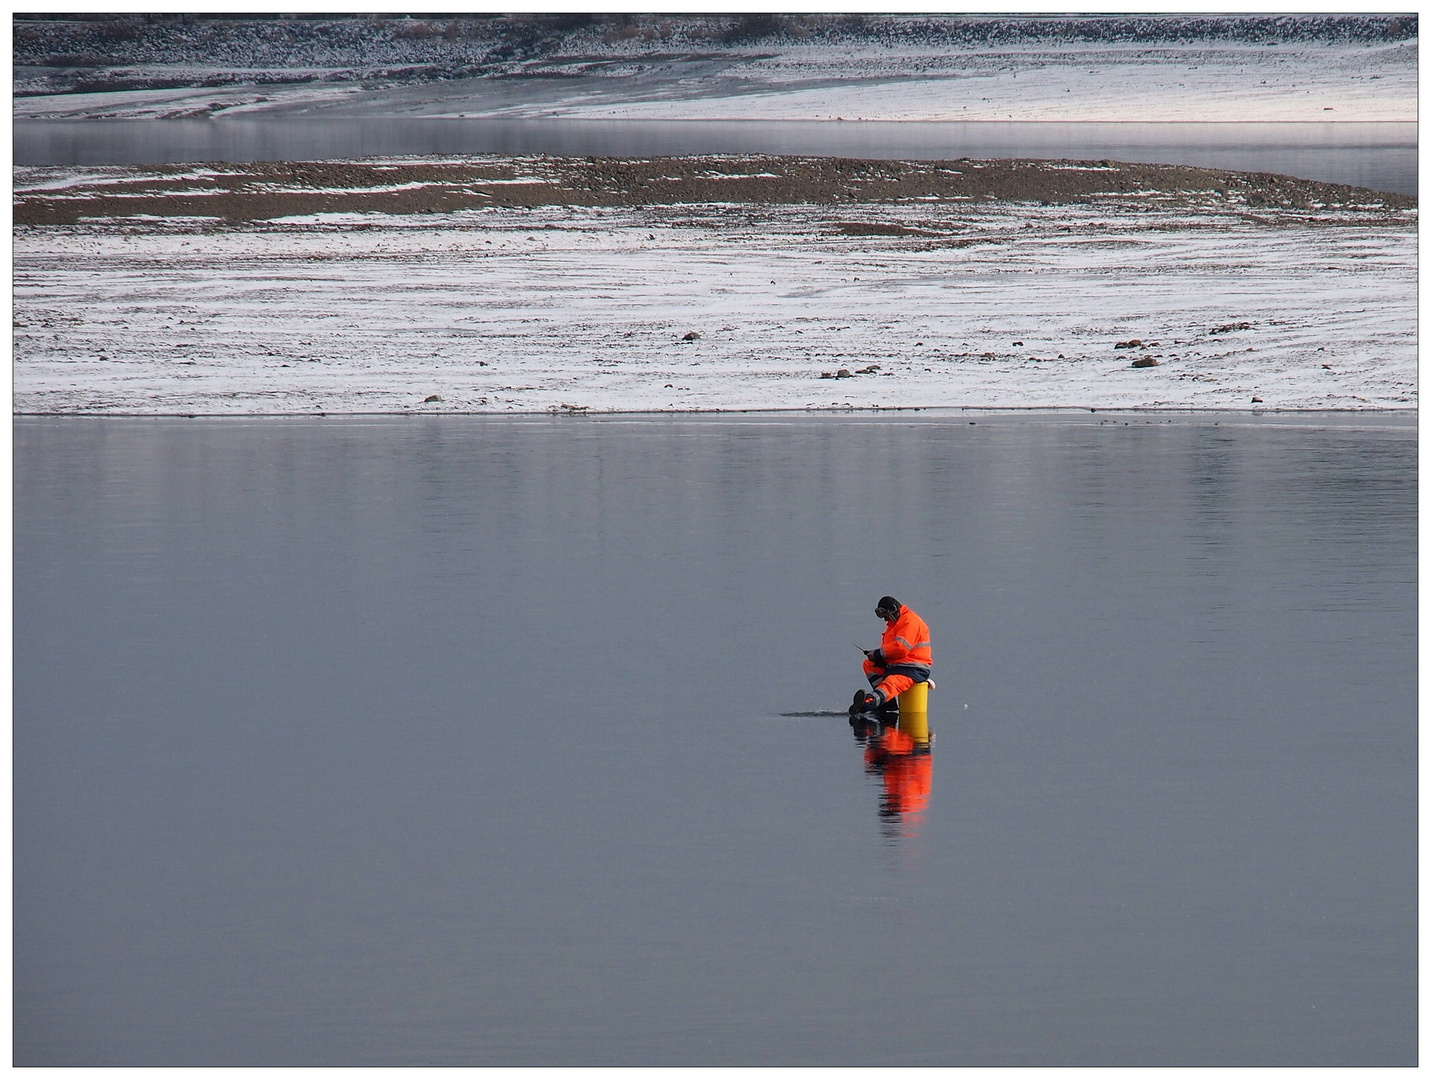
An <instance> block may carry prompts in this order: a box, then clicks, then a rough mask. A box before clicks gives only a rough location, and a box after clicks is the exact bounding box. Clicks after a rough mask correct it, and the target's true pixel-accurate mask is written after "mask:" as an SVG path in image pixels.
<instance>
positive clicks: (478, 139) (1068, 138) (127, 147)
mask: <svg viewBox="0 0 1431 1080" xmlns="http://www.w3.org/2000/svg"><path fill="white" fill-rule="evenodd" d="M13 129H14V162H15V164H16V165H103V164H153V163H159V162H170V161H262V160H303V161H310V160H315V159H331V158H352V157H365V156H373V155H393V154H556V155H571V156H588V155H590V156H597V157H607V156H643V157H644V156H659V155H668V154H677V155H684V154H757V153H758V154H797V155H817V156H839V157H855V158H873V159H883V160H890V159H900V160H943V159H951V158H959V157H973V158H1007V157H1020V158H1077V159H1097V158H1109V159H1112V160H1116V161H1135V162H1157V163H1167V164H1175V165H1197V166H1203V167H1206V168H1217V169H1236V170H1246V171H1254V172H1275V173H1284V174H1286V175H1289V176H1298V177H1302V178H1303V179H1307V180H1323V181H1328V182H1331V183H1337V184H1354V185H1357V186H1359V187H1368V188H1372V189H1374V190H1377V191H1394V192H1398V193H1401V194H1405V195H1414V194H1416V190H1417V157H1416V139H1417V136H1416V124H1415V123H1404V122H1403V123H1398V122H1382V123H1356V122H1341V123H1196V122H1193V123H1096V122H1095V123H1078V122H1063V121H1022V122H997V121H981V122H968V123H966V122H921V121H899V122H889V121H861V122H843V123H832V122H826V121H801V120H771V121H760V120H742V121H721V120H684V121H682V120H560V119H544V120H532V119H511V120H508V119H492V118H484V119H471V118H469V119H459V118H432V117H388V116H374V117H367V118H361V119H360V118H352V117H350V118H341V117H324V118H322V119H274V118H264V119H255V120H245V119H240V118H224V119H220V120H16V121H15V122H14V124H13Z"/></svg>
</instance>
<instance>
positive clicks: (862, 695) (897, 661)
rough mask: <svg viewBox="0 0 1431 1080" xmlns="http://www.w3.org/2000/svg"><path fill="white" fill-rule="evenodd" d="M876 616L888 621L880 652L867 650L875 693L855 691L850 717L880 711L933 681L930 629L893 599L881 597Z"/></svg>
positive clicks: (868, 675)
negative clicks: (904, 695) (921, 685)
mask: <svg viewBox="0 0 1431 1080" xmlns="http://www.w3.org/2000/svg"><path fill="white" fill-rule="evenodd" d="M875 614H876V615H878V616H879V617H880V618H881V619H883V620H884V621H885V628H884V637H883V638H881V639H880V643H879V648H878V649H868V650H866V651H865V663H864V669H865V678H867V679H869V681H870V686H871V687H873V688H874V692H873V693H870V692H868V691H865V690H856V691H855V700H854V702H853V703H851V705H850V715H851V716H859V715H861V714H863V713H871V712H877V711H878V710H880V709H882V708H884V707H885V706H886V705H888V704H889V703H890V702H892V701H894V699H895V698H897V697H899V695H900V694H902V693H904V691H906V690H908V689H909V688H910V687H911V686H913V685H914V684H915V683H922V682H928V681H929V669H930V668H931V667H932V666H933V664H934V654H933V651H932V648H931V645H930V640H929V627H928V626H926V625H925V623H924V620H923V619H921V618H920V617H919V616H918V615H916V614H915V613H914V612H913V611H912V610H911V609H910V608H908V607H905V606H904V605H903V604H901V603H900V602H899V601H898V600H896V599H895V598H894V597H892V596H881V597H880V600H879V603H878V604H877V605H876V606H875Z"/></svg>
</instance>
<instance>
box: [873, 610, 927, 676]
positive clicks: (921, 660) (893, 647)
mask: <svg viewBox="0 0 1431 1080" xmlns="http://www.w3.org/2000/svg"><path fill="white" fill-rule="evenodd" d="M879 651H880V652H881V653H883V654H884V662H885V665H886V666H888V665H890V664H928V665H930V666H933V664H934V652H933V643H932V642H931V641H930V640H929V627H928V626H926V625H925V624H924V620H923V619H921V618H920V617H919V616H918V615H916V614H915V613H914V611H913V610H912V609H911V608H910V606H909V605H908V604H902V605H901V606H900V609H899V618H897V619H895V620H894V622H892V623H889V624H888V625H886V626H885V628H884V637H883V638H881V639H880V643H879Z"/></svg>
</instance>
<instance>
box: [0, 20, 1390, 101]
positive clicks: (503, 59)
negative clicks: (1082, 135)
mask: <svg viewBox="0 0 1431 1080" xmlns="http://www.w3.org/2000/svg"><path fill="white" fill-rule="evenodd" d="M163 20H164V17H162V16H159V17H146V18H144V19H139V18H137V17H122V16H116V17H115V19H114V21H113V22H111V23H104V22H100V23H95V22H84V21H75V20H66V19H52V20H45V19H39V18H36V17H31V18H28V19H26V20H24V21H21V22H20V23H18V24H17V29H16V61H15V62H16V68H15V83H14V85H15V90H16V97H15V101H14V116H15V118H16V119H62V118H68V119H81V118H136V119H138V118H151V119H152V118H164V117H209V118H213V119H215V120H216V122H222V120H223V118H224V117H234V116H243V117H254V116H273V117H282V116H295V115H304V116H315V115H317V116H427V117H438V116H465V117H507V118H515V117H525V118H557V117H559V118H568V119H573V118H579V119H646V120H653V119H660V120H692V119H720V120H738V119H754V120H832V121H833V120H837V119H844V120H934V121H938V120H960V121H1010V120H1013V121H1029V120H1033V121H1038V120H1065V121H1066V120H1073V121H1104V122H1118V121H1140V122H1149V121H1164V122H1176V121H1231V122H1238V121H1247V120H1260V121H1280V122H1288V121H1299V122H1308V121H1314V122H1321V121H1363V122H1366V121H1401V122H1407V121H1415V120H1416V101H1417V41H1416V37H1415V27H1416V19H1415V16H1409V15H1403V16H1401V17H1399V18H1398V17H1395V16H1317V15H1302V16H1215V17H1212V16H1209V17H1198V16H1152V17H1149V16H1137V17H1134V16H1099V17H1083V18H1074V17H1067V18H1029V17H1017V16H984V17H972V16H971V17H963V18H959V17H940V16H925V17H917V16H863V17H838V16H783V17H776V16H770V17H765V18H764V19H763V20H762V19H761V18H760V17H756V16H746V17H743V18H742V17H739V16H724V17H722V16H692V15H688V16H566V17H542V16H528V17H507V18H502V19H493V18H487V19H473V18H466V17H453V18H451V19H445V18H426V19H424V18H416V19H397V20H394V19H383V18H379V17H369V18H347V19H328V20H326V21H325V20H324V19H322V18H309V19H303V20H293V19H273V18H268V19H264V18H250V19H244V18H224V17H210V18H207V19H203V18H196V19H188V18H175V17H169V19H168V21H163ZM67 65H68V66H67ZM75 65H79V66H75ZM76 90H83V91H84V92H75V91H76Z"/></svg>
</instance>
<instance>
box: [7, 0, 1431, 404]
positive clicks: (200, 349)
mask: <svg viewBox="0 0 1431 1080" xmlns="http://www.w3.org/2000/svg"><path fill="white" fill-rule="evenodd" d="M1415 22H1416V19H1415V16H1414V15H1411V16H1403V17H1395V16H1245V17H1244V16H1207V17H1197V16H1187V17H1182V16H1168V17H1160V16H1159V17H1142V16H1138V17H1134V16H1127V17H1123V16H1115V17H1094V18H1084V19H1073V18H1070V19H1057V18H1051V19H1040V18H1018V17H1006V16H993V17H981V18H975V17H968V18H944V17H902V16H891V17H873V16H872V17H863V16H860V17H844V16H828V17H827V16H790V17H764V16H676V17H662V16H552V17H547V16H512V17H501V18H488V19H482V18H467V17H460V18H459V17H453V18H452V19H450V20H447V19H434V18H427V19H423V18H419V19H402V20H392V19H383V18H379V17H361V18H358V17H353V18H328V17H325V16H315V17H311V18H303V19H276V18H265V17H254V18H246V17H239V18H232V17H221V16H213V17H209V16H196V17H190V16H145V17H138V16H114V17H98V18H94V19H86V18H71V19H66V18H47V17H38V16H25V17H23V18H21V19H19V20H17V23H16V31H15V50H16V51H15V67H14V86H15V89H16V96H15V99H14V116H15V118H16V119H25V118H36V119H44V118H60V119H64V118H70V119H79V118H91V119H93V118H150V119H158V118H165V117H171V118H172V117H189V118H203V119H205V120H206V121H212V123H213V124H215V125H221V124H223V123H224V122H225V118H227V117H246V118H250V119H260V120H261V119H263V118H267V117H272V118H277V119H282V118H284V117H294V116H305V117H326V116H331V117H389V118H391V117H454V116H466V117H513V118H543V117H545V118H556V117H562V118H587V119H621V118H640V119H717V118H718V119H722V120H730V119H740V118H746V119H761V120H797V119H799V120H821V121H826V120H828V121H831V124H832V126H833V125H834V124H835V122H836V121H837V120H840V119H844V120H856V119H870V120H960V121H966V120H975V121H1005V120H1080V121H1125V120H1137V121H1144V122H1146V121H1185V120H1200V121H1220V120H1225V121H1264V122H1265V121H1301V122H1306V121H1317V122H1323V121H1414V120H1415V119H1416V89H1417V82H1416V80H1417V69H1416V54H1417V41H1416V28H1415ZM80 91H83V92H80ZM544 160H546V161H547V162H548V164H549V163H550V160H551V159H544ZM652 160H657V161H658V160H660V159H648V160H647V161H646V167H647V169H648V171H649V169H651V168H653V167H654V166H653V165H652ZM370 165H371V163H369V165H368V166H363V168H368V167H369V166H370ZM546 167H547V165H545V164H544V165H542V166H541V168H546ZM521 168H522V169H524V170H525V171H526V172H528V173H532V172H538V171H540V169H539V168H538V166H537V164H535V163H534V162H531V161H529V162H527V163H526V164H523V165H522V166H521ZM553 168H558V166H553ZM723 168H724V167H723V166H721V167H716V168H714V170H713V171H712V172H710V175H709V176H706V177H705V181H703V182H702V183H693V182H691V178H690V177H689V176H688V177H686V178H685V179H684V180H683V181H681V183H683V184H685V187H681V188H679V191H682V192H686V194H684V195H681V196H680V197H675V196H668V197H661V198H655V197H652V196H651V194H650V192H651V191H652V190H654V188H653V184H654V185H655V187H659V186H660V185H661V184H664V183H666V182H667V181H671V182H672V183H674V181H673V180H672V178H669V177H663V176H660V175H655V176H646V177H645V178H644V180H643V181H642V183H643V184H644V187H642V188H640V190H639V191H638V189H637V188H633V187H631V186H630V185H626V184H625V181H620V180H619V178H613V177H609V176H608V177H604V178H603V177H596V178H594V179H593V178H592V177H590V176H586V175H583V176H581V177H577V176H576V174H575V172H571V173H570V174H569V175H568V176H566V177H565V178H564V179H563V178H561V177H558V178H557V179H556V180H552V181H550V182H547V181H543V183H546V184H547V188H546V189H544V190H545V193H542V192H537V193H536V194H531V192H533V191H536V188H534V187H532V185H530V184H528V183H527V180H526V179H523V178H521V177H517V178H511V177H509V178H507V179H500V178H493V177H490V176H484V177H482V178H480V183H479V182H477V180H476V179H473V178H471V177H469V178H468V180H465V181H463V180H458V181H453V182H451V183H446V182H445V181H444V182H438V183H429V182H428V181H426V180H421V181H419V180H414V181H413V182H411V183H396V182H395V183H394V184H393V185H391V186H390V187H389V188H382V187H374V186H373V184H372V179H371V177H367V178H362V177H360V181H361V182H360V183H358V184H357V185H356V186H345V185H344V184H343V183H338V182H334V181H333V180H332V176H337V175H338V173H340V172H342V168H341V163H328V164H327V165H324V164H323V163H318V164H317V165H314V166H312V169H317V170H318V171H319V172H322V171H323V170H324V169H326V170H327V171H328V173H330V174H332V175H331V176H330V177H329V179H327V180H324V179H322V178H321V177H320V178H319V179H316V180H309V179H304V177H305V176H307V175H308V172H311V171H312V169H310V168H309V167H308V166H303V167H294V170H293V177H292V178H291V182H290V180H289V179H284V178H274V177H256V178H250V180H251V182H247V181H246V183H247V185H248V186H247V187H246V188H245V189H244V190H243V191H242V192H239V191H237V190H236V188H235V187H234V185H233V183H232V182H231V181H232V177H227V178H226V177H223V176H220V175H219V172H218V171H216V170H215V168H210V167H195V168H194V169H193V170H192V175H188V176H186V175H184V174H183V170H180V172H179V173H177V174H175V173H171V174H166V177H165V178H164V183H170V182H171V181H172V185H171V187H169V188H166V189H164V190H162V191H158V192H156V191H154V190H151V188H152V186H153V185H152V184H150V185H149V186H148V187H146V184H148V181H145V180H143V178H142V177H141V181H142V182H138V183H136V182H135V175H136V174H135V173H134V172H132V171H131V172H126V170H125V169H123V168H115V169H105V168H98V169H92V170H85V169H75V170H70V171H68V172H67V171H65V170H62V169H61V170H54V171H51V172H48V173H46V172H43V171H38V172H26V171H23V170H22V171H17V173H16V177H17V180H16V194H17V199H16V210H15V221H16V222H17V223H18V224H17V226H16V229H15V233H14V260H13V275H14V306H15V328H14V330H15V337H14V380H13V382H14V408H15V410H16V411H17V412H21V413H109V414H115V413H135V414H167V413H175V414H200V413H212V414H258V413H287V414H293V413H312V412H330V413H331V412H399V413H400V412H451V411H462V412H541V411H544V410H553V411H568V412H581V411H607V410H673V411H680V410H713V409H829V408H1056V407H1079V408H1105V409H1106V408H1167V409H1173V408H1176V409H1186V408H1194V409H1211V408H1217V409H1222V408H1240V409H1253V408H1256V409H1262V408H1266V409H1298V410H1303V409H1306V410H1323V409H1360V410H1365V409H1414V408H1415V407H1416V394H1417V384H1416V272H1417V263H1416V254H1417V252H1416V229H1417V224H1416V220H1417V219H1416V212H1415V210H1414V209H1412V208H1410V205H1409V202H1408V201H1407V200H1402V201H1400V202H1396V201H1394V200H1393V201H1385V200H1381V197H1378V196H1371V195H1370V193H1363V194H1365V195H1366V196H1367V197H1366V198H1364V199H1363V198H1361V197H1360V196H1356V195H1352V196H1348V195H1346V194H1345V193H1343V194H1339V195H1335V196H1334V197H1333V196H1326V197H1324V196H1325V192H1323V194H1322V195H1318V194H1317V193H1316V192H1312V191H1311V190H1310V189H1307V190H1305V191H1303V190H1299V189H1297V188H1296V185H1297V184H1298V183H1300V182H1294V181H1291V182H1287V184H1283V183H1282V182H1281V181H1276V182H1274V181H1272V180H1271V179H1269V178H1266V177H1262V178H1259V179H1254V180H1249V179H1248V178H1247V177H1245V176H1244V177H1242V178H1240V179H1238V178H1235V177H1234V178H1233V179H1232V180H1230V181H1228V180H1225V179H1223V180H1216V181H1210V180H1209V179H1208V177H1206V176H1204V177H1202V178H1201V179H1199V180H1198V181H1197V182H1196V183H1193V178H1192V177H1191V175H1190V174H1188V175H1185V176H1182V177H1173V178H1171V179H1169V180H1168V183H1167V184H1166V185H1164V186H1163V187H1160V188H1157V189H1152V188H1149V189H1148V190H1143V189H1142V188H1141V187H1140V184H1141V181H1140V180H1137V179H1136V177H1135V178H1134V179H1132V180H1130V179H1129V177H1132V176H1133V175H1134V174H1133V173H1131V172H1128V171H1127V170H1128V167H1118V166H1116V164H1115V165H1111V166H1110V165H1109V163H1107V162H1101V163H1100V162H1094V163H1087V162H1084V163H1076V162H1066V163H1057V164H1053V165H1048V166H1047V168H1046V169H1045V171H1044V176H1043V178H1042V180H1040V181H1039V184H1036V185H1035V187H1034V188H1033V189H1028V190H1024V189H1022V188H1019V189H1016V188H1014V187H1009V186H1007V185H1006V187H1005V189H1004V190H1000V191H981V190H979V189H978V188H977V186H975V187H972V188H966V189H960V190H954V189H952V188H951V189H949V190H944V191H935V190H930V191H923V190H914V189H913V188H909V187H900V186H899V185H898V184H895V183H894V182H893V181H891V182H890V184H889V192H888V193H886V194H881V193H880V191H879V190H878V189H879V188H880V187H881V185H882V184H884V183H885V181H884V179H883V178H882V177H880V176H877V175H873V173H874V172H875V171H876V170H873V169H872V170H871V173H872V175H871V176H868V177H860V176H856V175H854V174H851V175H849V176H836V177H833V178H826V180H824V181H822V183H823V184H824V186H823V187H819V185H816V187H819V190H818V191H816V190H815V189H814V188H811V189H810V190H798V191H785V192H780V191H775V192H774V193H771V192H767V191H764V189H765V188H769V187H771V186H772V184H773V185H774V186H775V187H778V186H779V185H778V183H776V182H775V180H773V179H772V177H771V176H769V175H766V173H764V172H761V170H760V169H755V170H754V172H752V173H750V175H744V174H742V175H741V176H731V175H726V174H725V173H724V172H723V171H722V170H723ZM911 168H912V167H911ZM973 168H976V166H971V169H973ZM1060 170H1061V171H1062V172H1060ZM1080 170H1081V171H1080ZM142 171H143V170H139V172H142ZM219 171H221V170H219ZM356 171H357V172H361V169H357V170H356ZM657 171H658V172H659V170H657ZM735 171H736V172H740V170H739V169H736V170H735ZM747 171H749V170H747ZM944 171H945V172H948V173H953V172H957V171H959V170H958V168H950V169H945V170H944ZM993 171H994V170H993V169H989V170H988V172H989V173H992V172H993ZM1056 174H1057V175H1062V176H1063V178H1064V179H1065V180H1067V179H1068V178H1069V177H1074V176H1084V177H1087V176H1094V177H1096V182H1095V183H1094V184H1093V186H1091V187H1090V186H1088V185H1086V184H1085V185H1084V187H1083V188H1081V189H1078V190H1075V189H1077V188H1078V185H1077V184H1073V185H1069V184H1063V185H1062V186H1060V185H1058V184H1054V183H1053V178H1054V177H1055V176H1056ZM1115 174H1117V175H1118V176H1120V177H1121V180H1120V183H1119V184H1115V185H1112V186H1108V185H1105V184H1104V180H1105V179H1106V180H1109V181H1110V183H1111V179H1112V178H1113V177H1114V175H1115ZM151 179H152V178H151ZM905 179H908V178H907V177H906V178H905ZM1185 182H1186V183H1185ZM443 183H446V186H443ZM225 185H228V186H225ZM524 185H525V187H524ZM623 185H625V186H623ZM832 185H833V186H832ZM1039 185H1042V187H1040V186H1039ZM1189 185H1190V186H1189ZM1278 185H1281V186H1280V187H1279V186H1278ZM1288 185H1291V186H1288ZM161 186H162V185H161ZM538 187H540V185H538ZM1273 187H1276V188H1277V190H1276V191H1275V192H1273V196H1275V197H1271V198H1269V197H1268V193H1269V192H1270V191H1271V190H1272V188H1273ZM558 188H559V189H562V190H563V191H565V192H566V194H564V195H561V196H559V197H558V196H553V195H552V194H551V191H552V190H556V189H558ZM1105 188H1106V190H1105ZM1259 188H1260V194H1259ZM737 189H749V190H748V191H746V190H737ZM519 190H521V191H526V192H528V195H524V196H523V197H522V198H526V199H527V201H526V202H525V203H523V201H522V198H512V197H509V196H511V195H512V193H514V192H517V191H519ZM666 190H668V191H676V190H678V189H677V188H669V187H668V188H667V189H666ZM757 190H759V191H761V192H763V193H761V194H757V193H756V192H757ZM1378 200H1380V201H1378ZM256 202H259V203H263V205H262V206H258V207H257V208H255V203H256ZM1359 203H1365V204H1366V205H1358V204H1359ZM1130 343H1135V344H1130ZM1135 360H1136V361H1138V363H1139V366H1137V367H1135V366H1133V362H1134V361H1135Z"/></svg>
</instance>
